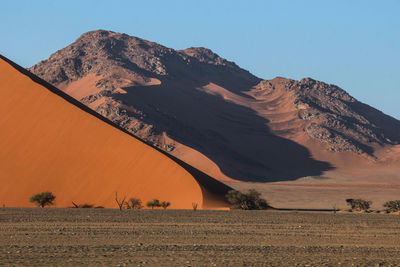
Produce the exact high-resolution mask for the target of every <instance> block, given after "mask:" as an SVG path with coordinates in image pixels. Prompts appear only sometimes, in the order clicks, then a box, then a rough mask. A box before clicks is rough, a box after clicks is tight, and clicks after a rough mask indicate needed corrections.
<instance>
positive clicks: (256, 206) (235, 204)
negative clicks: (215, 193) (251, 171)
mask: <svg viewBox="0 0 400 267" xmlns="http://www.w3.org/2000/svg"><path fill="white" fill-rule="evenodd" d="M226 199H227V200H228V202H229V203H230V205H231V209H242V210H265V209H268V208H271V207H270V206H269V205H268V202H267V201H266V200H265V199H263V198H261V193H259V192H257V191H256V190H254V189H250V190H249V191H247V192H246V193H242V192H240V191H237V190H230V191H229V192H228V193H227V194H226Z"/></svg>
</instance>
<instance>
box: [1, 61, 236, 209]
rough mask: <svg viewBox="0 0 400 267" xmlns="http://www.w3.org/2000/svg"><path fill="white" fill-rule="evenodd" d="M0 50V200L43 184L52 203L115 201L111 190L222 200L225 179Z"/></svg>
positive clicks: (19, 199) (13, 202) (19, 200)
mask: <svg viewBox="0 0 400 267" xmlns="http://www.w3.org/2000/svg"><path fill="white" fill-rule="evenodd" d="M0 57H1V59H2V60H1V61H0V68H1V72H0V75H1V76H0V79H1V80H0V96H1V99H3V100H4V102H3V104H2V105H1V107H0V112H1V114H3V115H2V116H1V118H0V125H1V128H2V131H0V147H1V150H0V179H1V184H2V187H1V189H0V202H1V203H2V204H5V205H7V206H28V205H30V204H29V202H28V199H29V196H30V195H31V194H33V193H36V192H38V191H43V190H50V191H53V192H54V193H55V194H56V195H57V203H56V204H57V206H69V205H70V203H71V201H74V202H80V203H92V204H96V205H101V206H105V207H115V206H116V205H115V200H114V195H115V192H118V193H119V195H120V196H123V195H126V196H127V197H130V196H134V197H140V198H141V199H142V200H143V201H147V200H150V199H152V198H159V199H160V200H168V201H170V202H171V203H172V205H171V207H172V208H191V205H192V203H193V202H196V203H198V204H200V205H201V206H203V207H204V208H212V207H225V206H226V204H225V202H224V197H223V196H224V194H225V193H226V192H227V190H229V189H230V188H229V187H228V186H226V185H224V184H222V183H219V182H217V181H216V180H214V179H213V178H211V177H209V176H208V175H206V174H204V173H202V172H200V171H199V170H197V169H195V168H193V167H191V166H190V165H188V164H186V163H184V162H182V161H180V160H178V159H176V158H174V157H173V156H171V155H168V154H166V153H165V152H163V151H161V150H159V149H157V148H154V147H151V146H150V145H149V144H147V143H146V142H144V141H143V140H140V139H139V138H137V137H135V136H133V135H131V134H129V133H128V132H126V131H125V130H124V129H122V128H120V127H119V126H117V125H115V124H114V123H112V122H111V121H109V120H108V119H106V118H104V117H102V116H101V115H99V114H98V113H96V112H94V111H93V110H91V109H90V108H88V107H86V106H85V105H83V104H81V103H80V102H78V101H77V100H75V99H73V98H72V97H70V96H68V95H66V94H65V93H63V92H62V91H60V90H58V89H57V88H55V87H53V86H51V85H50V84H48V83H47V82H45V81H43V80H42V79H40V78H38V77H37V76H35V75H33V74H31V73H30V72H28V71H27V70H25V69H24V68H22V67H20V66H18V65H17V64H15V63H13V62H11V61H10V60H8V59H6V58H4V57H2V56H0Z"/></svg>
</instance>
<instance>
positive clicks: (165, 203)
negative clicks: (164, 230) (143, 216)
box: [160, 201, 171, 210]
mask: <svg viewBox="0 0 400 267" xmlns="http://www.w3.org/2000/svg"><path fill="white" fill-rule="evenodd" d="M170 205H171V203H170V202H168V201H163V202H161V204H160V206H161V207H162V208H163V209H165V210H166V209H167V208H168V207H169V206H170Z"/></svg>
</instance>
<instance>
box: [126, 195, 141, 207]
mask: <svg viewBox="0 0 400 267" xmlns="http://www.w3.org/2000/svg"><path fill="white" fill-rule="evenodd" d="M126 208H127V209H133V210H138V209H141V208H142V201H141V200H140V199H139V198H134V197H132V198H130V199H129V200H128V201H127V202H126Z"/></svg>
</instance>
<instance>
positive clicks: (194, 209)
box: [192, 202, 199, 211]
mask: <svg viewBox="0 0 400 267" xmlns="http://www.w3.org/2000/svg"><path fill="white" fill-rule="evenodd" d="M198 205H199V204H197V203H196V202H193V203H192V208H193V211H196V210H197V206H198Z"/></svg>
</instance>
